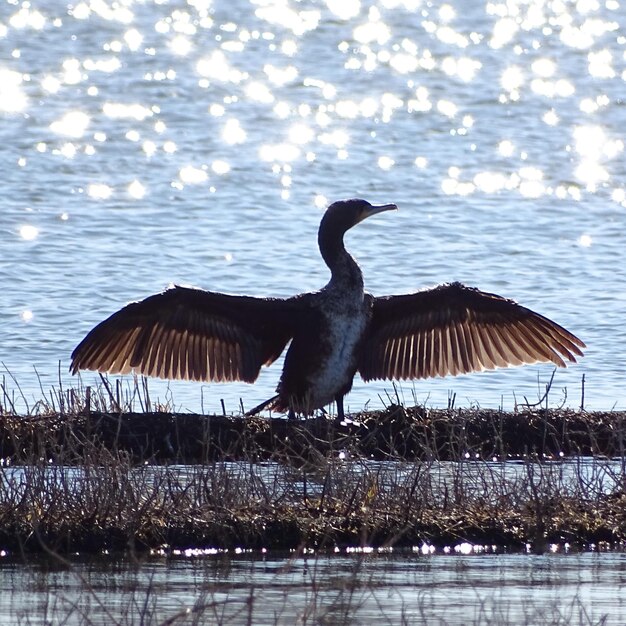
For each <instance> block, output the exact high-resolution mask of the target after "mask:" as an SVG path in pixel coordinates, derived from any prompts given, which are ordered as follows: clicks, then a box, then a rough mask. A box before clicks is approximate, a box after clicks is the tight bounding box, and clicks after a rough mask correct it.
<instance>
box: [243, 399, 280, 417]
mask: <svg viewBox="0 0 626 626" xmlns="http://www.w3.org/2000/svg"><path fill="white" fill-rule="evenodd" d="M276 400H278V394H276V395H275V396H272V397H271V398H270V399H269V400H265V401H264V402H261V404H259V405H258V406H255V407H254V408H253V409H250V410H249V411H246V417H252V416H253V415H256V414H257V413H260V412H261V411H262V410H263V409H266V408H267V407H268V406H270V405H271V404H273V403H274V402H276Z"/></svg>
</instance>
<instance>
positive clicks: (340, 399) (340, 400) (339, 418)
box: [335, 396, 345, 424]
mask: <svg viewBox="0 0 626 626" xmlns="http://www.w3.org/2000/svg"><path fill="white" fill-rule="evenodd" d="M335 402H336V403H337V417H336V418H335V422H337V424H339V423H340V422H343V420H344V417H345V416H344V414H343V396H337V397H336V398H335Z"/></svg>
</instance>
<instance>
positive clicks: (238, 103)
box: [0, 0, 626, 411]
mask: <svg viewBox="0 0 626 626" xmlns="http://www.w3.org/2000/svg"><path fill="white" fill-rule="evenodd" d="M0 2H1V3H0V170H1V171H2V174H3V189H2V194H1V195H0V285H2V288H3V298H2V306H0V361H1V362H2V363H3V365H4V368H5V375H6V377H7V382H6V386H7V387H9V388H10V389H11V390H13V393H14V394H15V401H16V402H17V404H18V406H20V407H22V408H23V407H24V404H25V403H24V400H25V401H26V403H28V404H29V405H30V406H32V405H33V404H34V403H35V402H36V401H37V400H38V399H40V398H41V397H42V395H44V394H45V393H47V392H48V390H49V389H51V388H52V387H55V386H58V384H59V382H58V379H59V376H60V377H61V382H62V383H63V385H64V386H65V387H67V386H70V385H72V384H77V383H76V379H74V378H72V377H71V376H70V375H69V374H67V368H68V366H69V358H70V354H71V351H72V349H73V348H74V347H75V345H76V344H77V343H78V342H79V341H80V340H81V339H82V337H83V336H84V335H85V333H86V332H87V331H88V330H89V329H90V328H91V327H93V325H95V324H96V323H97V322H99V321H100V320H102V319H104V318H105V317H107V316H108V315H110V314H111V313H113V312H114V311H116V310H117V309H119V308H120V307H121V306H123V305H124V304H125V303H126V302H128V301H130V300H136V299H140V298H143V297H145V296H148V295H150V294H151V293H155V292H158V291H160V290H161V289H163V288H164V287H165V286H166V285H168V284H169V283H171V282H175V283H181V284H192V285H196V286H201V287H204V288H206V289H209V290H215V291H225V292H230V293H241V294H254V295H273V296H289V295H291V294H294V293H297V292H301V291H307V290H314V289H318V288H320V287H321V286H323V285H324V284H325V282H326V281H327V279H328V271H327V269H326V267H325V266H324V264H323V262H322V260H321V258H320V256H319V253H318V250H317V244H316V236H317V227H318V224H319V220H320V217H321V215H322V212H323V209H324V208H325V206H326V205H327V204H328V203H329V202H332V201H333V200H336V199H340V198H345V197H353V196H360V197H365V198H367V199H369V200H370V201H372V202H375V203H383V202H395V203H397V204H398V206H399V208H400V210H399V212H397V213H386V214H382V215H379V216H376V217H375V218H372V219H371V220H368V221H367V222H366V223H364V224H361V225H359V226H358V227H357V228H355V229H354V231H351V232H350V233H349V235H348V236H347V245H348V248H349V249H350V250H351V251H352V252H353V253H354V255H355V256H356V258H357V259H358V261H359V262H360V264H361V266H362V268H363V270H364V273H365V280H366V287H367V289H368V290H369V291H371V292H372V293H374V294H376V295H383V294H390V293H403V292H409V291H414V290H416V289H419V288H422V287H425V286H431V285H434V284H436V283H439V282H445V281H451V280H460V281H463V282H465V283H467V284H469V285H474V286H478V287H479V288H481V289H484V290H487V291H495V292H496V293H499V294H501V295H504V296H507V297H511V298H514V299H516V300H518V301H520V302H522V303H523V304H525V305H527V306H529V307H531V308H534V309H536V310H538V311H540V312H541V313H543V314H545V315H547V316H549V317H551V318H553V319H554V320H555V321H557V322H559V323H561V324H562V325H564V326H565V327H567V328H568V329H570V330H571V331H572V332H574V333H575V334H577V335H578V336H579V337H581V339H583V340H584V341H585V342H586V343H587V346H588V349H587V350H586V355H585V357H584V359H582V361H581V362H580V363H579V364H578V365H575V366H573V367H571V368H568V369H567V370H559V371H558V372H557V374H556V377H555V381H554V386H553V390H552V395H551V401H552V403H553V404H559V403H561V402H565V404H567V405H569V406H574V407H576V406H579V405H580V402H581V379H582V377H583V375H584V376H585V380H586V383H585V406H586V407H587V408H590V409H611V408H614V407H615V408H620V409H624V408H626V395H625V392H624V386H623V380H624V377H623V373H622V367H623V364H622V361H623V350H624V346H625V344H626V341H625V339H626V333H625V330H624V323H623V321H624V310H625V309H626V295H625V294H626V291H625V289H624V285H625V278H626V252H625V247H626V246H625V237H624V226H625V222H626V219H625V214H626V182H625V181H626V159H625V158H624V128H626V107H625V106H624V99H625V97H626V83H625V81H626V36H625V34H624V33H626V5H624V3H623V2H621V1H619V0H605V1H602V2H600V1H595V0H579V1H578V2H572V1H567V0H559V1H554V2H549V3H546V2H540V1H539V0H530V1H524V2H521V1H516V0H513V1H511V2H506V3H504V2H498V1H492V2H461V1H460V0H452V1H450V2H436V1H433V2H420V1H418V0H404V1H402V0H380V1H377V2H366V1H359V0H349V1H344V0H326V1H325V2H321V1H320V0H318V1H313V0H303V1H301V2H295V1H293V0H285V1H284V2H278V1H272V0H229V1H228V2H225V1H220V0H214V1H213V2H211V1H210V0H188V1H187V2H184V1H182V0H176V1H174V0H172V1H167V0H163V1H154V2H153V1H148V0H146V1H144V2H139V1H134V0H124V1H122V2H113V1H110V0H89V1H87V0H81V1H78V2H72V3H68V2H64V1H61V0H30V1H28V2H26V1H24V2H18V1H16V0H15V1H14V0H10V1H7V0H0ZM280 367H281V363H280V361H279V362H277V363H276V364H275V365H274V366H272V367H271V368H269V369H268V370H265V371H264V372H263V373H262V375H261V377H260V379H259V381H258V383H257V384H256V385H254V386H249V385H245V384H238V383H236V384H235V383H233V384H204V385H200V384H198V383H183V382H177V383H166V382H160V381H151V384H150V387H151V389H152V395H153V398H155V397H157V396H158V397H160V398H161V399H169V400H172V401H173V404H174V406H175V407H176V408H178V409H180V410H200V409H203V410H205V411H219V410H221V408H220V406H221V405H220V400H221V399H223V400H224V402H225V405H226V408H227V410H230V411H237V410H238V408H239V405H240V398H241V399H242V401H243V403H244V405H245V407H246V408H250V407H252V406H254V405H255V404H257V403H259V402H261V401H263V400H264V399H266V398H267V397H269V396H270V395H272V394H273V390H274V387H275V385H276V382H277V380H278V378H279V375H280ZM7 372H10V375H11V376H13V377H14V378H15V381H17V382H15V381H13V380H11V377H10V376H9V374H8V373H7ZM551 373H552V368H551V367H550V366H548V365H544V366H533V367H526V368H519V369H511V370H500V371H497V372H489V373H483V374H474V375H468V376H462V377H458V378H456V379H452V378H448V379H445V380H433V381H419V382H418V383H415V384H413V383H403V384H402V385H400V386H399V387H398V393H399V395H400V397H401V399H404V400H405V401H406V402H409V403H412V402H413V401H419V402H427V403H430V404H432V405H435V406H438V405H445V404H446V403H447V401H448V396H449V393H450V392H451V391H452V392H454V393H456V402H457V404H460V405H464V406H467V405H469V404H473V403H478V404H480V405H482V406H500V405H502V406H504V407H505V408H512V407H513V406H514V404H515V402H520V401H523V399H524V397H526V398H528V399H529V401H536V400H537V398H538V396H539V395H541V394H542V392H543V386H544V385H545V384H546V383H547V381H548V380H549V378H550V375H551ZM82 380H83V383H84V384H92V383H94V382H95V381H97V380H98V377H97V375H96V374H94V373H90V372H86V373H83V375H82ZM18 384H19V387H20V389H21V392H20V391H19V390H18V389H17V385H18ZM564 389H566V390H567V393H566V394H565V392H564V391H563V390H564ZM20 393H22V394H23V396H24V400H22V399H20ZM387 393H389V394H390V395H391V396H394V395H395V391H394V390H393V389H392V386H391V384H390V383H388V382H385V383H371V384H368V385H365V384H363V383H362V382H361V381H360V380H359V379H358V377H357V380H356V382H355V388H354V390H353V392H352V393H351V394H350V395H349V396H348V398H347V401H346V406H347V408H348V409H349V410H352V411H356V410H360V409H362V408H363V407H365V406H368V407H370V408H376V407H380V406H382V405H383V404H384V403H386V402H388V401H389V399H388V397H387Z"/></svg>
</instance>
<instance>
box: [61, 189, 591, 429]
mask: <svg viewBox="0 0 626 626" xmlns="http://www.w3.org/2000/svg"><path fill="white" fill-rule="evenodd" d="M396 209H397V206H396V205H395V204H382V205H373V204H370V203H369V202H368V201H366V200H362V199H359V198H354V199H348V200H340V201H337V202H334V203H332V204H331V205H330V206H329V207H328V208H327V209H326V211H325V213H324V215H323V217H322V220H321V223H320V227H319V231H318V245H319V251H320V254H321V256H322V259H323V260H324V262H325V263H326V265H327V266H328V268H329V270H330V274H331V276H330V280H329V282H328V283H327V284H326V285H325V286H324V287H322V288H321V289H320V290H319V291H315V292H310V293H302V294H298V295H295V296H292V297H289V298H272V297H266V298H263V297H252V296H245V295H231V294H225V293H218V292H211V291H205V290H203V289H199V288H195V287H187V286H179V285H174V286H171V287H169V288H167V289H165V290H164V291H162V292H161V293H158V294H155V295H151V296H148V297H147V298H145V299H143V300H140V301H137V302H131V303H130V304H127V305H126V306H124V307H123V308H122V309H120V310H119V311H117V312H116V313H113V314H112V315H111V316H110V317H108V318H107V319H105V320H104V321H102V322H100V323H99V324H98V325H97V326H95V327H94V328H93V329H92V330H91V331H90V332H89V333H88V334H87V335H86V336H85V338H84V339H83V340H82V341H81V342H80V343H79V344H78V346H77V347H76V349H75V350H74V351H73V353H72V361H71V365H70V370H71V371H72V373H74V374H76V373H77V372H78V371H79V370H82V369H87V370H97V371H100V372H103V373H110V374H127V373H131V372H134V373H135V374H142V375H146V376H155V377H159V378H165V379H184V380H194V381H244V382H247V383H253V382H254V381H255V380H256V379H257V377H258V375H259V372H260V370H261V367H262V366H266V365H270V364H271V363H273V362H274V361H275V360H276V359H277V358H278V357H279V356H280V355H281V354H282V353H283V351H284V350H285V348H286V346H287V344H289V347H288V349H287V353H286V356H285V359H284V364H283V369H282V374H281V376H280V379H279V382H278V386H277V388H276V395H275V396H273V397H271V398H269V399H268V400H267V401H266V402H264V403H263V404H261V405H259V407H256V412H259V411H260V410H261V409H263V408H269V409H270V410H274V411H276V412H279V413H287V414H288V415H289V417H295V416H296V415H303V416H310V415H313V414H314V413H315V411H317V410H320V409H321V410H324V407H326V406H327V405H330V404H331V403H332V402H333V401H334V402H335V403H336V419H337V420H338V421H339V422H343V421H344V419H345V413H344V397H345V395H346V394H347V393H348V392H349V391H350V390H351V388H352V384H353V379H354V377H355V375H356V374H357V372H358V373H359V374H360V376H361V378H362V379H363V380H365V381H371V380H376V379H379V380H393V379H396V380H408V379H422V378H430V377H436V376H446V375H453V376H456V375H458V374H464V373H469V372H474V371H482V370H490V369H495V368H499V367H508V366H515V365H522V364H530V363H536V362H546V363H553V364H554V365H556V366H559V367H565V366H566V362H570V363H572V362H576V357H580V356H582V355H583V352H582V349H583V348H585V347H586V346H585V344H584V343H583V342H582V341H581V340H580V339H579V338H578V337H576V336H575V335H573V334H572V333H570V332H569V331H568V330H566V329H565V328H563V327H562V326H559V325H558V324H557V323H555V322H553V321H552V320H550V319H548V318H547V317H544V316H543V315H541V314H539V313H536V312H534V311H532V310H530V309H528V308H526V307H524V306H522V305H520V304H518V303H516V302H515V301H513V300H510V299H508V298H504V297H502V296H499V295H496V294H493V293H488V292H484V291H480V290H479V289H477V288H475V287H467V286H465V285H463V284H461V283H459V282H451V283H446V284H441V285H438V286H435V287H433V288H427V289H423V290H420V291H416V292H414V293H406V294H401V295H386V296H373V295H371V294H369V293H367V292H366V291H365V289H364V283H363V274H362V272H361V269H360V268H359V266H358V264H357V263H356V261H355V260H354V258H353V257H352V256H351V255H350V253H349V252H348V251H347V250H346V248H345V245H344V235H345V233H346V232H347V231H348V230H349V229H350V228H352V227H353V226H356V225H357V224H359V223H360V222H362V221H363V220H365V219H367V218H370V217H372V216H373V215H377V214H379V213H383V212H386V211H392V210H396ZM252 412H254V410H253V411H252Z"/></svg>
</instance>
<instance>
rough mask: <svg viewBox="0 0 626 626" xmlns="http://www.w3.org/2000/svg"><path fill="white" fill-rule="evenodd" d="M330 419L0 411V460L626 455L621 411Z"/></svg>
mask: <svg viewBox="0 0 626 626" xmlns="http://www.w3.org/2000/svg"><path fill="white" fill-rule="evenodd" d="M351 417H352V420H353V421H352V423H349V424H343V425H336V424H335V423H334V422H333V421H332V419H328V418H326V417H324V416H321V417H317V418H312V419H307V420H287V419H284V418H263V417H254V418H248V417H237V416H221V415H195V414H175V413H163V412H151V413H104V412H95V411H94V412H83V413H79V414H73V415H65V414H60V413H52V414H47V415H42V416H12V415H5V416H0V459H6V460H9V461H10V462H12V463H23V462H27V461H28V458H30V457H31V456H32V453H36V454H37V456H38V457H40V458H45V459H48V460H50V461H52V462H55V461H56V460H58V459H60V458H62V459H63V462H64V463H78V464H80V463H82V462H83V460H84V457H85V451H86V449H92V448H93V446H94V445H95V446H98V447H103V448H105V449H107V450H110V451H123V452H125V453H127V454H128V455H129V456H130V458H131V459H132V460H133V461H134V462H136V463H144V462H148V463H155V464H159V463H185V464H189V463H206V462H210V461H219V460H244V459H245V460H250V461H263V460H279V461H280V460H289V459H290V460H291V461H292V462H295V463H296V462H310V461H314V460H315V459H317V458H319V457H320V456H321V457H332V456H336V455H341V456H342V457H349V458H365V459H376V460H385V459H402V460H408V461H418V460H428V459H438V460H458V459H463V458H475V459H488V460H491V459H497V460H505V459H521V458H529V457H531V458H537V459H550V458H562V457H568V456H605V457H619V456H624V454H625V453H626V412H581V411H573V410H567V409H543V410H523V411H518V412H503V411H497V410H487V409H450V410H448V409H427V408H424V407H419V406H418V407H412V408H404V407H399V406H390V407H389V408H387V409H386V410H385V411H377V412H365V413H360V414H357V415H353V416H351Z"/></svg>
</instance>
